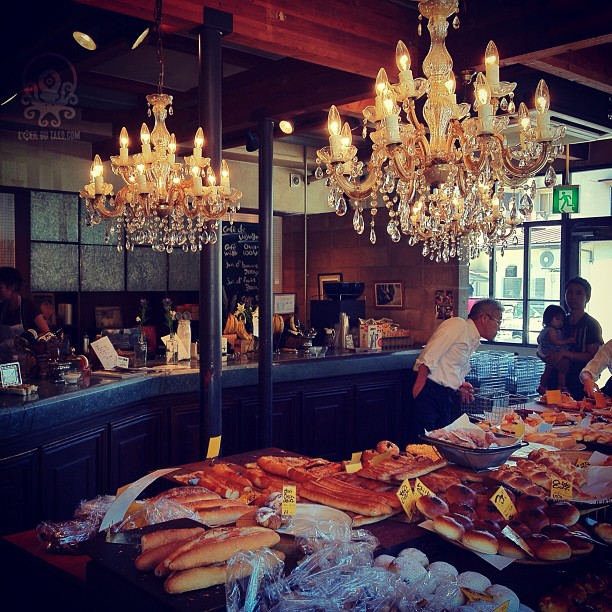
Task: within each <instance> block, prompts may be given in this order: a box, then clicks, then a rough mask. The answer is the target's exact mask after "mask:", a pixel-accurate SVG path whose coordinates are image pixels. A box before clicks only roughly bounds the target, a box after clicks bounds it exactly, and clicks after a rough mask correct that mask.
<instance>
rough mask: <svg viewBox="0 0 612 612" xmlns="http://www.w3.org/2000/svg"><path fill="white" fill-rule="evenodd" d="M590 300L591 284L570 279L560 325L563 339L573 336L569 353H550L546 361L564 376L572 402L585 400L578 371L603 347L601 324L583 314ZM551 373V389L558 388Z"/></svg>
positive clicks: (580, 279) (577, 278)
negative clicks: (565, 316)
mask: <svg viewBox="0 0 612 612" xmlns="http://www.w3.org/2000/svg"><path fill="white" fill-rule="evenodd" d="M590 299H591V285H590V283H589V281H587V280H586V279H584V278H582V277H581V276H575V277H574V278H570V280H568V281H567V283H566V284H565V303H566V304H567V308H568V310H569V315H568V316H567V318H566V319H565V323H564V324H563V335H564V336H565V337H566V338H571V337H572V336H575V337H576V340H575V342H574V344H573V345H572V348H571V349H570V350H569V351H568V352H556V353H550V354H549V355H548V356H547V357H546V359H545V362H546V364H547V365H550V366H552V367H553V368H555V369H556V370H560V371H562V372H564V373H565V380H566V386H567V389H568V391H569V393H570V394H571V396H572V397H573V398H574V399H575V400H581V399H582V398H583V397H584V387H583V384H582V382H581V380H580V372H581V371H582V369H583V368H584V367H585V366H586V364H587V362H589V361H590V360H591V359H592V358H593V357H594V356H595V353H597V351H598V350H599V347H600V346H601V345H602V344H603V337H602V334H601V325H599V322H598V321H597V319H595V318H594V317H592V316H591V315H589V314H587V313H586V312H585V308H586V305H587V304H588V302H589V300H590ZM553 379H554V373H553V376H551V380H550V382H549V388H550V389H556V388H558V383H557V385H555V384H553V383H554V382H556V381H554V380H553Z"/></svg>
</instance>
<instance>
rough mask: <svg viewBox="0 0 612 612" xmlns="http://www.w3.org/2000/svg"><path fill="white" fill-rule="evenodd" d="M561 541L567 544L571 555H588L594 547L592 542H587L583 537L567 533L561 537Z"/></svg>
mask: <svg viewBox="0 0 612 612" xmlns="http://www.w3.org/2000/svg"><path fill="white" fill-rule="evenodd" d="M563 541H564V542H567V543H568V544H569V547H570V548H571V550H572V555H588V554H589V553H590V552H593V548H595V545H594V544H593V542H589V541H588V540H586V539H585V538H581V537H580V536H577V535H572V534H570V535H567V536H565V537H564V538H563Z"/></svg>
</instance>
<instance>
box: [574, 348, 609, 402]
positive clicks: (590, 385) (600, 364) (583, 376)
mask: <svg viewBox="0 0 612 612" xmlns="http://www.w3.org/2000/svg"><path fill="white" fill-rule="evenodd" d="M606 368H608V370H610V372H611V373H612V340H608V341H607V342H606V343H605V344H604V345H603V346H601V347H600V348H599V350H598V351H597V353H596V354H595V357H593V359H591V361H589V363H587V364H586V365H585V366H584V368H582V371H581V372H580V380H581V381H582V384H583V385H584V392H585V393H586V394H587V395H588V396H589V397H594V396H593V394H594V392H595V391H599V390H600V389H599V387H598V386H597V380H598V379H599V375H600V374H601V373H602V372H603V371H604V370H605V369H606ZM601 391H602V392H603V393H604V394H605V395H608V396H612V377H611V378H609V379H608V382H607V383H606V384H605V386H604V387H603V389H601Z"/></svg>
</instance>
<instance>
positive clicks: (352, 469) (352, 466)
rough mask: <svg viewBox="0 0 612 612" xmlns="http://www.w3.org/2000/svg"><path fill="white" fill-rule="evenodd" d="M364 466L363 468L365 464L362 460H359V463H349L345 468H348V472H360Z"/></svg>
mask: <svg viewBox="0 0 612 612" xmlns="http://www.w3.org/2000/svg"><path fill="white" fill-rule="evenodd" d="M362 468H363V465H361V461H358V462H357V463H347V464H346V465H345V466H344V469H345V470H346V472H347V474H354V473H355V472H358V471H359V470H361V469H362Z"/></svg>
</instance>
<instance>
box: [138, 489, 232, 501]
mask: <svg viewBox="0 0 612 612" xmlns="http://www.w3.org/2000/svg"><path fill="white" fill-rule="evenodd" d="M220 497H221V496H220V495H219V494H218V493H215V492H214V491H211V490H210V489H208V488H206V487H200V486H186V487H174V488H172V489H168V490H167V491H162V492H161V493H159V494H158V495H156V496H155V497H152V498H151V499H150V500H149V501H152V502H156V501H158V500H159V499H171V500H172V501H175V502H178V503H179V504H183V503H185V502H191V501H202V500H205V499H219V498H220Z"/></svg>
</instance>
